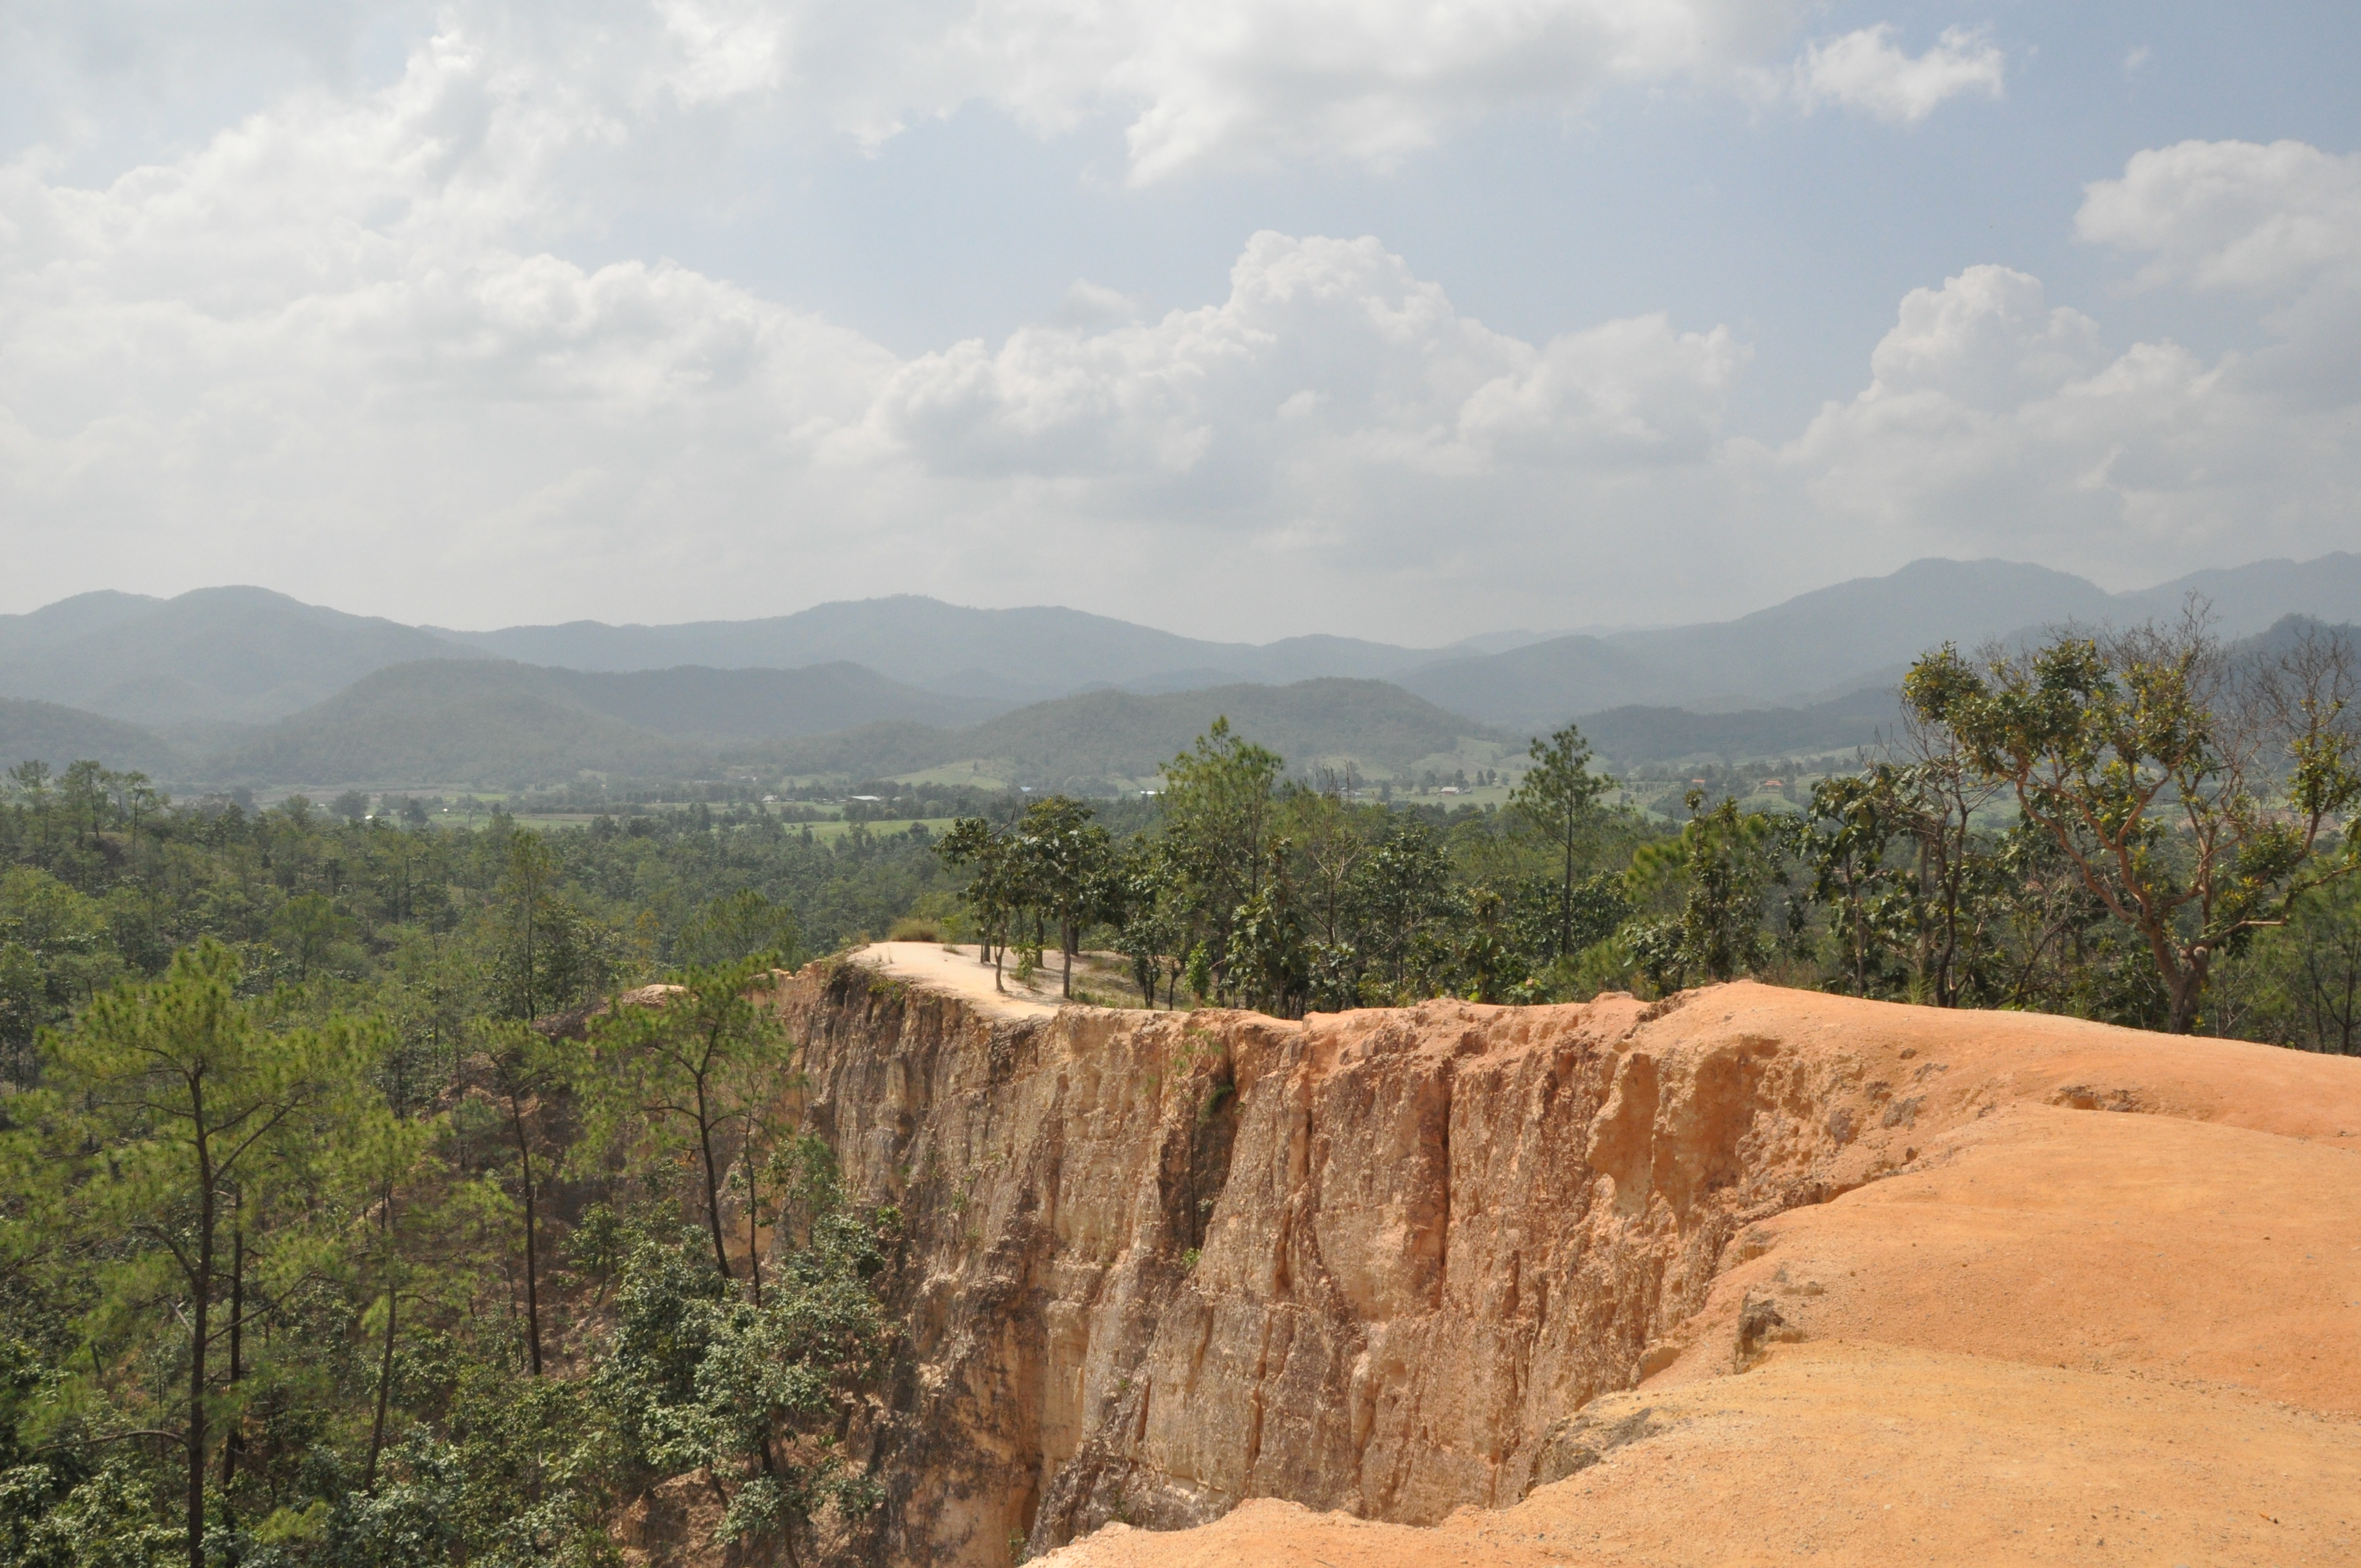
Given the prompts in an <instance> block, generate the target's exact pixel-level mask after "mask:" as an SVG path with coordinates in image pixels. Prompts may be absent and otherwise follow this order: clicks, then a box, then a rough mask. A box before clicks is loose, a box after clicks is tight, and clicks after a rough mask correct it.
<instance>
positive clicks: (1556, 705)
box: [0, 554, 2361, 787]
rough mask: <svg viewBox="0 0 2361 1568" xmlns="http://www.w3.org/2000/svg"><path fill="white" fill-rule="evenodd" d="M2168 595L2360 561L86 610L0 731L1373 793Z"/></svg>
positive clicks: (2337, 597)
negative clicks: (1133, 591)
mask: <svg viewBox="0 0 2361 1568" xmlns="http://www.w3.org/2000/svg"><path fill="white" fill-rule="evenodd" d="M2191 592H2196V593H2200V594H2202V595H2204V596H2205V597H2206V598H2208V599H2209V600H2210V601H2211V603H2212V605H2213V612H2214V614H2215V616H2216V617H2217V620H2218V622H2219V626H2220V629H2221V630H2222V631H2223V632H2224V634H2225V635H2228V636H2232V637H2239V636H2246V635H2250V634H2252V633H2255V632H2257V631H2260V630H2263V629H2265V628H2266V627H2268V626H2269V625H2271V624H2272V623H2273V622H2275V621H2277V620H2279V619H2280V618H2281V617H2284V616H2286V615H2290V614H2301V615H2306V616H2311V617H2313V618H2316V619H2319V620H2327V621H2331V622H2346V621H2361V555H2356V554H2334V555H2329V556H2324V557H2322V558H2321V559H2319V560H2316V561H2312V562H2305V563H2295V562H2289V561H2269V562H2260V563H2256V564H2254V565H2247V566H2243V567H2238V568H2234V569H2228V570H2222V571H2212V572H2205V573H2199V574H2196V575H2194V576H2190V577H2185V578H2180V579H2177V580H2175V581H2173V582H2169V583H2164V584H2159V585H2158V586H2156V587H2152V588H2147V589H2144V590H2140V591H2137V592H2133V593H2125V594H2109V593H2107V592H2105V591H2104V590H2103V589H2101V588H2099V587H2097V586H2096V585H2094V584H2092V583H2091V582H2089V581H2087V580H2085V579H2083V578H2081V577H2077V576H2071V575H2069V574H2067V573H2062V572H2057V571H2052V570H2049V569H2048V568H2045V567H2041V566H2036V565H2019V564H2012V563H2006V562H1996V561H1983V562H1953V561H1942V560H1927V561H1920V562H1916V563H1914V564H1912V565H1908V566H1905V567H1904V568H1903V569H1902V570H1900V571H1898V572H1895V573H1894V574H1892V575H1890V576H1884V577H1866V578H1859V579H1855V580H1853V581H1850V582H1846V583H1839V584H1836V585H1833V586H1831V587H1827V588H1822V589H1818V590H1816V591H1814V592H1812V593H1807V594H1804V595H1801V596H1799V597H1797V598H1793V599H1790V600H1787V601H1785V602H1784V603H1782V604H1779V605H1774V606H1772V607H1770V608H1768V609H1763V610H1759V611H1756V612H1755V613H1753V614H1752V615H1748V616H1743V617H1741V618H1739V619H1737V620H1729V621H1721V622H1712V623H1705V624H1699V625H1693V626H1681V627H1667V628H1658V629H1651V630H1626V631H1619V632H1612V633H1608V634H1603V635H1594V634H1587V633H1579V634H1567V635H1562V636H1551V637H1544V636H1537V635H1535V634H1533V633H1530V632H1521V631H1504V632H1499V633H1494V634H1489V635H1488V636H1485V637H1480V638H1474V639H1469V640H1468V641H1465V642H1463V643H1459V644H1455V645H1452V646H1449V647H1443V648H1414V647H1406V646H1397V645H1392V644H1387V643H1379V642H1370V641H1356V640H1354V639H1348V638H1336V637H1324V636H1305V637H1290V638H1286V639H1282V640H1279V641H1274V642H1270V643H1265V644H1250V643H1231V642H1213V641H1202V640H1199V639H1194V638H1189V637H1183V636H1180V635H1178V634H1176V633H1172V632H1168V631H1162V630H1156V629H1153V628H1149V627H1143V626H1137V625H1133V624H1131V623H1129V622H1126V621H1121V620H1112V619H1110V618H1107V617H1104V616H1096V615H1091V614H1088V613H1085V612H1083V611H1080V610H1073V609H1057V608H1035V609H970V608H964V607H961V606H955V605H948V604H943V603H941V602H939V601H937V600H934V599H928V598H917V597H908V596H905V597H897V598H884V599H871V600H862V601H858V602H846V603H836V604H827V605H821V606H818V607H816V608H814V609H808V610H804V611H801V612H799V613H797V614H794V615H787V616H779V617H774V618H770V619H765V620H750V621H710V622H699V623H690V624H686V625H678V626H608V625H604V624H602V623H598V622H592V621H579V622H573V623H570V624H567V625H563V626H547V627H510V628H505V629H502V630H493V631H481V632H462V631H452V630H442V629H436V628H431V627H410V626H403V625H401V624H399V623H397V622H394V621H390V620H382V619H379V618H374V617H364V616H355V615H347V614H345V613H344V612H341V611H338V610H335V609H325V608H322V607H318V606H311V605H304V604H301V603H299V602H297V601H295V600H293V599H291V598H286V597H284V596H282V595H279V594H275V593H271V592H269V591H267V590H264V589H260V588H251V587H223V588H207V589H201V590H197V591H195V592H192V593H188V594H183V595H181V596H179V597H178V598H171V599H155V598H142V597H140V596H137V595H131V594H119V593H111V592H102V593H93V594H84V595H82V596H79V597H77V598H71V599H66V600H62V601H60V602H59V603H57V604H53V605H50V606H48V607H47V608H45V609H39V610H36V611H33V612H31V613H30V614H26V615H16V616H0V698H5V699H13V700H5V701H0V762H15V761H17V760H20V759H22V758H27V757H38V758H41V759H43V760H46V761H49V762H52V764H53V765H55V764H58V763H60V762H62V761H64V760H67V759H70V758H72V757H80V756H93V757H96V758H98V759H100V760H102V761H105V762H108V763H109V764H110V765H112V766H117V767H137V768H140V769H141V770H142V771H144V772H147V773H150V774H151V775H154V776H157V777H159V778H160V779H164V780H167V781H171V782H175V783H179V784H182V785H184V786H192V785H199V784H231V783H243V784H266V785H267V784H280V785H286V784H303V785H321V784H347V783H353V784H418V785H424V784H467V785H475V786H479V787H513V786H516V785H521V784H533V783H552V782H564V781H566V780H568V779H571V778H574V777H576V776H578V775H579V774H581V773H586V772H591V773H602V774H615V775H620V776H624V777H681V776H688V775H691V774H694V773H698V772H700V771H704V770H709V769H711V768H713V767H715V766H718V765H719V763H720V762H722V761H723V760H729V761H730V762H733V763H735V764H742V765H745V766H751V767H758V768H762V769H765V770H770V771H776V772H783V773H795V774H807V773H829V774H836V773H841V774H848V775H853V776H861V777H873V776H887V775H889V774H892V773H907V772H914V771H918V770H924V769H931V768H939V767H944V766H948V765H951V764H954V763H959V762H980V761H981V760H985V759H989V760H994V762H997V763H999V764H1001V766H1000V768H999V770H998V771H999V773H1002V774H1004V775H1008V776H1014V775H1015V774H1017V773H1024V774H1026V775H1027V776H1049V777H1062V776H1069V775H1083V776H1091V777H1104V778H1137V777H1142V776H1147V775H1148V774H1151V773H1153V771H1154V766H1155V763H1156V762H1158V761H1160V760H1161V759H1163V758H1166V757H1169V756H1170V754H1171V753H1172V751H1174V750H1176V749H1177V745H1178V744H1179V743H1181V742H1185V740H1187V738H1188V737H1189V736H1190V735H1192V734H1194V733H1195V732H1196V730H1197V729H1202V724H1203V723H1204V722H1206V721H1208V720H1209V719H1210V718H1211V717H1212V716H1213V714H1214V713H1216V712H1227V713H1230V714H1231V715H1232V716H1233V718H1234V719H1235V720H1236V721H1237V723H1238V725H1239V728H1240V729H1242V730H1244V731H1245V732H1246V733H1247V734H1249V736H1250V737H1251V738H1254V739H1257V740H1261V741H1263V743H1265V744H1268V745H1271V746H1273V748H1274V749H1276V750H1279V751H1282V752H1283V753H1284V754H1286V755H1288V756H1290V758H1292V759H1295V760H1297V761H1299V762H1301V761H1307V760H1309V759H1312V758H1326V759H1338V760H1341V759H1344V758H1351V759H1354V760H1356V761H1358V762H1361V763H1362V764H1363V765H1364V766H1366V767H1373V768H1376V769H1378V770H1379V771H1381V772H1384V771H1400V770H1403V769H1407V768H1409V767H1411V766H1412V765H1414V764H1416V763H1418V762H1420V761H1421V760H1422V759H1428V760H1431V759H1433V758H1437V757H1447V756H1448V755H1450V754H1452V753H1454V752H1455V751H1462V750H1464V748H1462V746H1461V744H1460V743H1461V742H1462V741H1466V742H1469V743H1471V744H1473V745H1475V746H1476V748H1477V750H1478V751H1480V750H1481V749H1482V748H1484V747H1492V748H1495V749H1497V748H1498V747H1499V746H1502V745H1507V744H1510V743H1512V742H1514V741H1516V740H1519V739H1520V738H1521V736H1522V735H1524V734H1528V733H1531V732H1533V731H1536V730H1540V729H1546V728H1549V727H1552V726H1554V725H1556V724H1559V723H1562V722H1564V721H1565V719H1567V718H1576V717H1582V718H1585V719H1586V729H1587V730H1588V731H1589V732H1590V733H1591V734H1592V735H1593V736H1594V737H1595V738H1596V740H1598V744H1599V746H1600V749H1601V751H1602V752H1604V753H1606V754H1608V755H1609V756H1614V757H1618V758H1620V759H1623V760H1626V761H1630V760H1647V759H1650V758H1652V757H1678V756H1685V755H1689V754H1693V753H1713V752H1726V753H1740V754H1777V753H1779V752H1781V751H1807V750H1822V749H1833V748H1839V747H1843V746H1848V745H1851V744H1856V743H1859V742H1860V741H1862V740H1867V739H1869V738H1870V735H1871V733H1872V731H1873V730H1874V729H1876V727H1877V725H1878V724H1879V723H1881V722H1883V721H1884V720H1885V719H1886V718H1890V716H1891V713H1892V707H1891V700H1890V697H1887V696H1884V695H1883V694H1885V693H1886V692H1887V691H1888V690H1890V688H1891V686H1892V685H1893V684H1894V680H1895V679H1896V678H1897V677H1898V675H1899V674H1900V673H1901V671H1902V670H1903V669H1904V668H1905V667H1906V665H1907V663H1908V662H1909V661H1910V660H1911V659H1913V658H1915V657H1916V656H1917V655H1918V654H1919V653H1921V652H1925V651H1926V650H1927V649H1928V648H1930V647H1932V646H1934V645H1936V644H1938V643H1940V642H1943V641H1955V642H1959V643H1961V644H1963V645H1973V644H1975V643H1978V642H1981V641H1985V640H1987V639H1991V638H1994V637H2005V636H2008V635H2011V634H2015V633H2018V632H2024V631H2028V630H2036V629H2038V628H2041V627H2044V626H2048V625H2054V624H2059V623H2064V622H2070V621H2071V622H2081V623H2100V622H2108V621H2112V622H2115V623H2124V622H2128V621H2136V620H2146V619H2148V618H2150V617H2155V616H2161V615H2170V614H2175V613H2177V612H2178V611H2179V609H2180V605H2181V603H2182V602H2183V600H2184V599H2185V598H2186V596H2187V595H2189V594H2190V593H2191ZM1304 683H1313V684H1311V685H1305V684H1304ZM1108 688H1120V689H1119V690H1109V689H1108ZM1863 694H1866V695H1863ZM1165 699H1174V700H1165ZM1028 705H1029V706H1028ZM1012 709H1015V710H1017V711H1014V712H1012V711H1011V710H1012ZM1201 710H1202V711H1201ZM1247 715H1252V716H1253V718H1252V723H1251V724H1249V722H1248V720H1247V718H1246V717H1245V716H1247ZM1176 737H1177V738H1178V739H1177V740H1176ZM1471 754H1472V753H1471ZM978 771H979V772H980V771H981V770H980V769H979V770H978Z"/></svg>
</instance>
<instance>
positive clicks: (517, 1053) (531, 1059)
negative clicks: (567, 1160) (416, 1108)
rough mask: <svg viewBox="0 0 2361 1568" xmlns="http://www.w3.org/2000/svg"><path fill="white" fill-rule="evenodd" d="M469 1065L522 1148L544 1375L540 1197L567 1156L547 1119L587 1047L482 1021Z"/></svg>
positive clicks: (532, 1324)
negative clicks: (581, 1049) (479, 1041)
mask: <svg viewBox="0 0 2361 1568" xmlns="http://www.w3.org/2000/svg"><path fill="white" fill-rule="evenodd" d="M469 1066H470V1069H471V1071H470V1074H469V1076H470V1078H471V1080H472V1081H473V1087H474V1088H475V1089H476V1091H478V1093H480V1094H482V1095H483V1096H484V1097H485V1099H486V1100H487V1101H489V1103H490V1104H491V1106H492V1108H493V1111H494V1113H495V1114H496V1115H497V1116H498V1118H499V1120H500V1122H501V1123H502V1124H503V1125H504V1126H505V1128H506V1131H507V1134H508V1139H509V1146H510V1147H511V1148H512V1149H513V1150H514V1151H515V1154H516V1201H517V1212H518V1215H519V1219H520V1222H521V1231H520V1235H519V1250H520V1252H521V1254H522V1263H523V1268H522V1274H523V1277H524V1321H525V1363H526V1365H527V1367H528V1368H529V1369H530V1370H531V1372H532V1374H533V1376H535V1377H538V1376H541V1374H542V1332H541V1324H542V1310H541V1274H542V1269H541V1253H542V1240H541V1205H542V1202H543V1200H544V1195H545V1194H546V1192H547V1190H548V1187H549V1184H550V1182H551V1181H553V1180H554V1179H555V1178H556V1175H557V1165H558V1162H559V1160H560V1158H561V1157H562V1145H561V1143H560V1141H559V1140H558V1139H557V1138H555V1137H554V1136H553V1129H552V1128H551V1127H550V1125H549V1123H550V1121H551V1119H552V1118H551V1102H552V1101H553V1100H555V1099H556V1098H557V1097H558V1096H559V1094H560V1093H561V1091H564V1090H565V1089H566V1087H568V1085H569V1084H570V1083H571V1082H572V1080H575V1079H576V1078H577V1077H579V1075H580V1073H581V1071H582V1066H583V1064H582V1061H581V1053H580V1052H579V1051H578V1050H577V1048H576V1047H575V1044H574V1042H572V1041H570V1040H568V1039H567V1038H566V1036H564V1035H562V1034H554V1033H545V1032H544V1031H543V1030H540V1029H536V1028H534V1027H533V1026H532V1025H528V1024H522V1023H518V1022H517V1021H515V1020H513V1019H500V1020H493V1021H490V1022H488V1023H487V1024H486V1025H484V1026H483V1040H482V1045H481V1048H480V1049H479V1050H478V1052H477V1053H476V1055H475V1056H474V1058H472V1060H471V1061H470V1063H469ZM536 1156H538V1157H539V1164H538V1167H537V1168H536V1164H535V1157H536Z"/></svg>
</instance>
